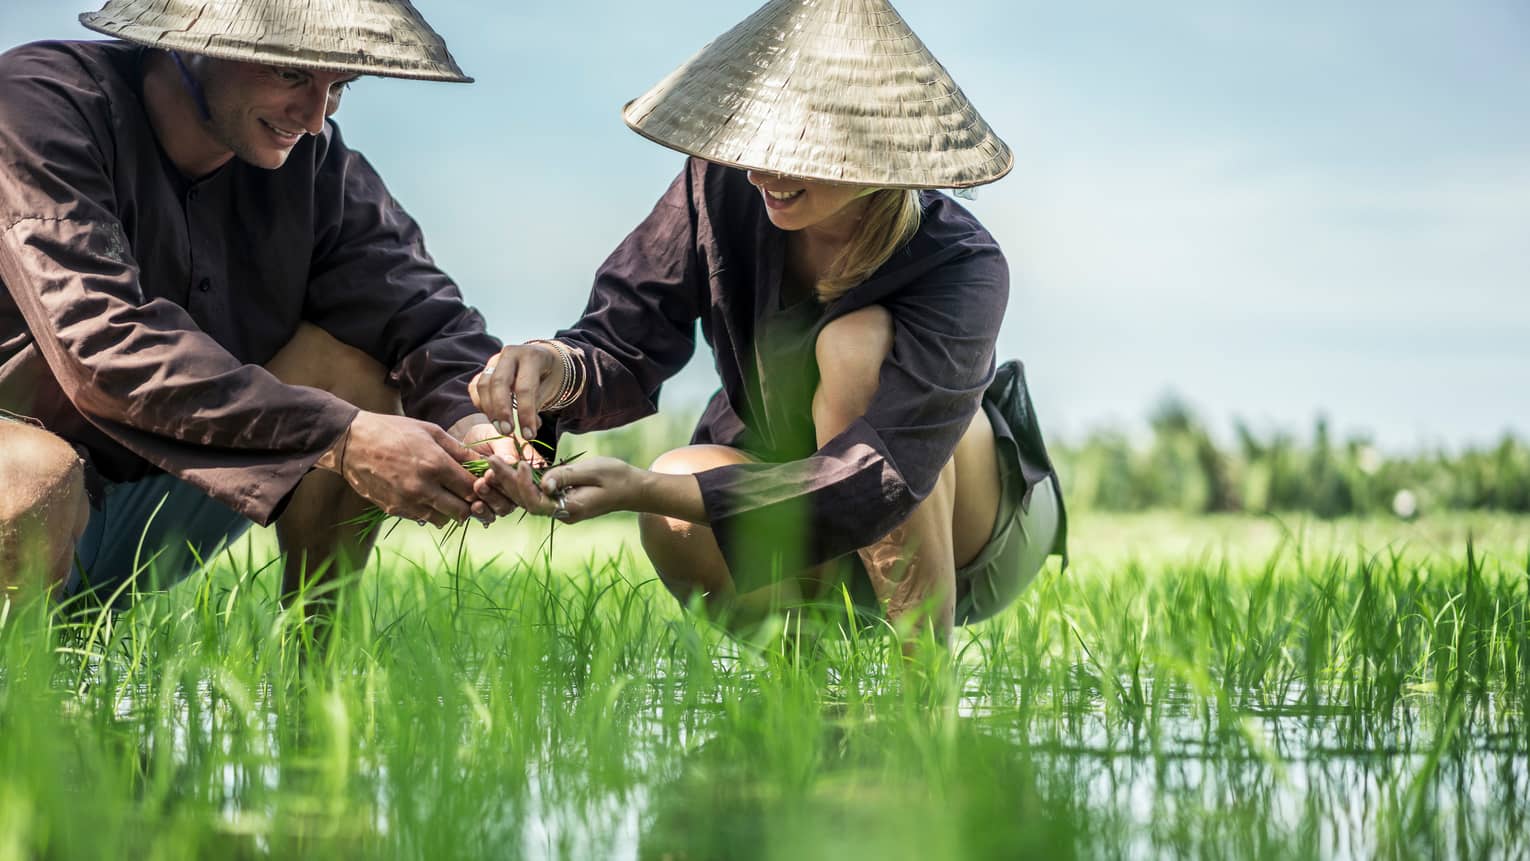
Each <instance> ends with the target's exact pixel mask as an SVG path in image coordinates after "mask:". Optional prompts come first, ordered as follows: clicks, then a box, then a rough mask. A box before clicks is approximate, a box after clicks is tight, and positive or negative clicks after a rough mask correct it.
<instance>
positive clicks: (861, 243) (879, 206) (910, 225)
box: [813, 188, 922, 305]
mask: <svg viewBox="0 0 1530 861" xmlns="http://www.w3.org/2000/svg"><path fill="white" fill-rule="evenodd" d="M921 215H922V211H921V208H920V206H919V192H918V191H915V190H913V189H907V188H883V189H878V190H877V191H874V192H872V193H871V200H870V201H868V202H867V204H866V211H865V212H864V213H863V214H862V215H861V223H860V225H859V226H858V227H857V228H856V230H855V235H854V236H853V237H851V238H850V242H849V244H847V245H846V246H845V248H844V250H843V251H841V252H840V253H839V256H838V257H835V258H834V262H833V263H832V264H830V265H829V270H828V271H827V272H825V273H824V274H823V275H822V276H821V277H820V278H819V279H818V285H817V286H816V287H814V288H813V289H814V292H815V293H817V294H818V301H819V302H821V303H823V304H825V305H827V304H829V303H830V302H833V301H834V300H835V299H838V298H839V297H840V296H843V295H844V294H845V291H846V290H849V289H850V288H851V287H854V286H855V285H857V284H859V283H861V282H862V281H865V280H866V279H867V278H870V277H871V273H873V272H875V271H877V270H878V269H880V268H881V267H882V264H883V263H886V262H887V259H888V258H889V257H892V256H893V252H895V251H897V250H898V249H899V248H902V247H903V245H904V243H906V242H908V241H909V240H910V239H913V238H914V234H915V233H917V232H918V231H919V219H920V216H921Z"/></svg>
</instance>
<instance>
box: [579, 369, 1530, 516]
mask: <svg viewBox="0 0 1530 861" xmlns="http://www.w3.org/2000/svg"><path fill="white" fill-rule="evenodd" d="M695 415H696V413H695V412H694V411H691V410H678V411H675V410H670V411H666V412H664V413H661V414H660V415H656V416H651V417H649V418H647V419H644V420H643V421H641V422H638V423H636V424H633V425H629V426H627V427H625V428H618V429H616V430H612V431H604V432H601V433H597V434H591V435H589V436H584V437H573V438H571V439H570V440H569V441H567V442H565V443H564V444H563V445H562V446H561V448H562V449H563V451H561V452H560V454H565V455H566V454H570V453H572V452H576V451H587V452H589V453H591V454H606V455H610V456H613V457H619V458H621V459H623V460H625V461H627V462H629V463H634V464H637V465H639V466H647V465H648V464H650V463H652V462H653V460H654V458H656V457H658V455H660V454H662V453H663V452H665V451H668V450H669V449H672V448H675V447H677V446H681V445H685V443H686V442H687V441H688V440H689V438H690V434H691V428H692V426H693V425H694V424H695ZM1047 444H1048V450H1049V451H1050V452H1051V454H1052V457H1053V460H1054V461H1055V463H1056V466H1057V471H1058V475H1059V477H1060V478H1061V479H1062V485H1063V490H1064V493H1066V494H1067V500H1068V505H1069V507H1070V508H1076V509H1079V510H1084V509H1091V508H1092V509H1098V510H1105V511H1141V510H1145V509H1173V510H1178V511H1184V512H1188V513H1214V512H1247V513H1268V512H1306V513H1310V514H1314V515H1317V516H1319V517H1342V516H1345V515H1352V514H1380V513H1388V512H1389V513H1392V514H1395V515H1397V516H1399V517H1404V518H1412V517H1416V516H1419V515H1420V514H1423V513H1427V512H1429V511H1446V510H1449V511H1469V510H1496V511H1507V512H1530V444H1527V442H1526V441H1525V440H1521V439H1519V438H1518V437H1515V436H1513V435H1505V436H1504V437H1503V439H1501V440H1500V441H1499V442H1498V443H1496V444H1494V445H1492V446H1489V447H1487V448H1480V449H1468V450H1465V451H1462V452H1458V453H1449V452H1445V451H1424V452H1413V453H1410V454H1406V455H1396V454H1391V455H1389V454H1385V453H1383V452H1382V451H1381V450H1380V449H1379V448H1377V447H1376V446H1375V445H1374V444H1373V443H1372V442H1371V440H1370V439H1368V438H1367V437H1365V436H1363V435H1353V436H1350V437H1348V438H1346V439H1343V440H1337V439H1334V435H1333V433H1332V432H1331V431H1330V429H1329V425H1328V422H1327V421H1326V420H1325V419H1322V418H1319V419H1317V420H1316V422H1315V425H1314V427H1313V430H1312V434H1311V437H1310V439H1306V440H1303V439H1299V438H1298V437H1297V436H1296V435H1294V434H1292V433H1289V432H1285V431H1275V432H1267V433H1265V434H1262V435H1261V434H1260V433H1258V432H1256V431H1254V430H1252V429H1251V428H1250V427H1249V426H1248V425H1247V424H1245V423H1243V422H1237V423H1235V424H1234V439H1233V441H1232V442H1230V443H1223V444H1218V443H1217V442H1216V440H1214V439H1213V438H1212V436H1211V434H1210V433H1208V431H1207V429H1206V425H1205V423H1204V422H1202V421H1201V419H1200V418H1199V417H1198V416H1196V415H1195V413H1194V412H1193V411H1192V410H1191V409H1190V408H1189V407H1188V406H1187V405H1186V404H1185V403H1184V402H1183V401H1181V400H1179V399H1178V398H1174V397H1168V398H1165V399H1163V400H1162V401H1160V402H1159V403H1158V405H1157V406H1155V407H1154V408H1153V409H1152V410H1151V411H1150V413H1149V416H1148V433H1147V435H1145V436H1142V435H1138V436H1136V437H1135V438H1134V437H1132V436H1130V435H1128V434H1127V433H1125V432H1123V431H1120V430H1098V431H1094V432H1092V433H1090V434H1088V435H1087V436H1086V437H1085V438H1084V439H1082V440H1077V439H1075V440H1069V439H1066V438H1061V437H1059V436H1057V435H1056V434H1055V433H1052V434H1048V436H1047Z"/></svg>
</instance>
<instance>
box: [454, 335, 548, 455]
mask: <svg viewBox="0 0 1530 861" xmlns="http://www.w3.org/2000/svg"><path fill="white" fill-rule="evenodd" d="M563 382H564V381H563V362H562V359H561V358H560V357H559V356H558V352H557V351H556V350H554V349H553V348H552V347H550V346H548V345H547V344H535V343H534V344H517V345H515V346H510V347H506V348H504V349H503V350H500V351H499V355H498V356H495V357H493V358H491V359H489V361H488V362H487V363H486V364H485V365H484V368H483V371H482V372H481V373H479V374H478V376H476V377H474V378H473V379H472V381H471V382H469V383H468V395H469V396H470V397H472V399H473V404H474V405H475V406H477V407H478V409H479V410H480V411H482V412H483V414H484V415H486V416H488V417H489V420H490V421H492V422H493V423H494V427H495V428H497V429H498V430H499V432H500V433H501V434H503V435H504V436H511V437H513V436H517V435H519V437H520V438H522V439H527V440H530V439H535V438H536V435H537V431H538V430H540V429H541V419H540V418H539V417H538V416H537V410H538V409H539V408H540V407H541V406H542V405H543V404H545V403H547V402H548V401H551V400H552V399H553V398H554V397H557V394H558V390H559V389H560V388H561V387H562V385H563Z"/></svg>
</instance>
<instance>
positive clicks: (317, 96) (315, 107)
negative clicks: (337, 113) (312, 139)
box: [294, 84, 329, 135]
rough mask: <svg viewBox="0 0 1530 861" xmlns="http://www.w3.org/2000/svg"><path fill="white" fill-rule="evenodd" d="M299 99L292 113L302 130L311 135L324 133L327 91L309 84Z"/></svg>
mask: <svg viewBox="0 0 1530 861" xmlns="http://www.w3.org/2000/svg"><path fill="white" fill-rule="evenodd" d="M300 98H301V101H299V102H298V103H297V105H295V106H294V112H295V114H296V118H297V120H298V121H299V122H300V123H301V124H302V126H303V130H304V131H306V132H308V133H309V134H311V135H316V134H319V133H320V132H322V131H324V118H325V117H326V116H327V115H328V110H327V108H328V107H329V90H327V89H325V88H323V87H320V86H318V85H317V84H310V85H309V86H308V88H307V89H305V90H304V91H303V94H302V96H301V97H300Z"/></svg>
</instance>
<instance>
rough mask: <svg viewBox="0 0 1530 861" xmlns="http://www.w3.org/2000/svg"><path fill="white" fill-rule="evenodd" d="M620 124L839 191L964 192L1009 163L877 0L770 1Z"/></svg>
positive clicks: (693, 150)
mask: <svg viewBox="0 0 1530 861" xmlns="http://www.w3.org/2000/svg"><path fill="white" fill-rule="evenodd" d="M622 118H623V119H624V120H626V121H627V125H628V126H630V127H631V128H632V130H633V131H636V132H637V133H638V134H640V135H643V136H644V137H646V138H649V139H651V140H654V141H656V142H658V143H661V144H663V145H664V146H667V147H669V148H671V149H675V150H679V151H680V152H683V153H687V154H689V155H694V156H699V157H700V158H704V159H707V160H708V161H715V162H720V163H722V164H727V165H732V166H734V167H742V168H748V169H751V170H762V171H768V172H771V173H779V174H783V175H786V176H792V177H797V178H800V179H816V180H824V181H829V182H838V183H843V184H847V185H861V186H880V187H897V188H966V187H969V186H974V185H982V184H983V183H985V182H992V181H994V180H996V179H998V178H999V177H1002V176H1003V175H1004V174H1006V173H1008V172H1009V169H1010V167H1011V166H1012V165H1013V163H1014V156H1013V155H1012V154H1011V153H1010V150H1009V147H1008V146H1006V145H1005V143H1004V142H1003V141H1001V140H999V138H998V136H997V135H995V134H994V133H993V130H992V129H990V128H989V127H988V124H987V123H986V122H984V121H983V118H982V117H981V116H979V115H978V112H977V110H976V109H974V108H973V107H972V104H971V103H970V102H968V101H967V97H966V96H965V95H963V94H962V91H961V89H960V88H958V87H957V86H956V82H955V81H952V80H951V76H950V75H949V74H947V73H946V70H945V68H944V67H943V66H941V65H940V63H939V62H938V61H937V60H936V59H935V57H934V56H933V55H931V54H930V52H929V49H927V48H925V46H924V43H923V42H921V41H919V37H918V36H915V35H914V33H913V31H912V30H910V29H909V28H908V25H907V24H905V23H903V18H902V17H900V16H899V15H898V13H897V11H895V10H894V9H893V8H892V6H891V5H889V4H888V3H887V2H886V0H770V2H768V3H766V4H765V5H764V6H762V7H760V9H759V10H758V11H756V12H755V13H754V14H753V15H750V16H749V17H748V18H746V19H745V20H744V21H743V22H742V23H740V24H738V25H737V26H735V27H734V28H733V29H731V30H729V31H728V32H726V33H724V34H723V35H722V36H720V37H718V38H717V39H716V40H714V41H713V42H712V43H711V44H709V45H707V46H706V47H705V48H702V49H701V52H700V53H698V54H697V55H696V56H694V57H692V58H691V59H690V60H689V61H687V62H686V63H685V65H683V66H681V67H680V68H678V69H676V70H675V71H673V72H671V73H670V74H669V77H667V78H665V79H664V80H662V81H660V82H659V83H658V84H657V85H656V86H654V88H653V89H651V90H649V91H648V92H647V93H645V94H644V95H642V96H641V97H639V98H637V99H634V100H633V101H631V102H628V103H627V106H626V108H625V109H623V111H622Z"/></svg>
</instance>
